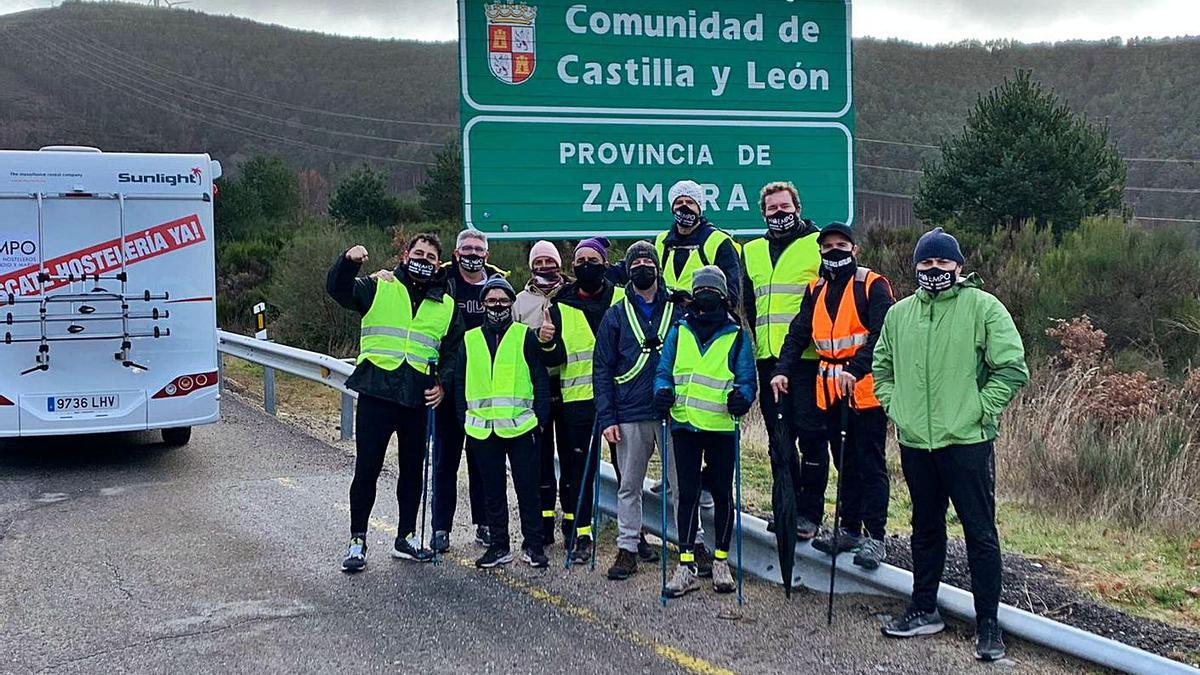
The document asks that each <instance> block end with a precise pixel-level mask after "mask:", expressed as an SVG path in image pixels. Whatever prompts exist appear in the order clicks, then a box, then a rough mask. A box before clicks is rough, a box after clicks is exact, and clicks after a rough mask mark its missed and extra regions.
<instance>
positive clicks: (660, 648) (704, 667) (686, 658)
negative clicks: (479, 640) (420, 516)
mask: <svg viewBox="0 0 1200 675" xmlns="http://www.w3.org/2000/svg"><path fill="white" fill-rule="evenodd" d="M334 506H335V507H336V508H337V509H338V510H339V511H341V512H343V513H349V512H350V506H349V505H347V504H341V503H339V504H335V505H334ZM368 522H369V523H370V524H371V527H373V528H375V529H377V530H381V531H383V532H386V533H388V534H390V535H392V536H393V537H394V536H397V535H396V532H397V529H396V526H395V525H389V524H388V523H386V522H384V521H383V520H380V519H379V518H376V517H375V516H371V519H370V520H369V521H368ZM445 559H446V560H452V561H454V562H455V563H456V564H458V565H459V566H461V567H465V568H467V569H470V570H472V571H475V569H476V568H475V561H474V560H471V559H469V558H461V557H449V556H447V557H446V558H445ZM490 572H491V576H493V577H495V578H496V579H499V580H500V583H502V584H504V585H505V586H508V587H509V588H511V589H513V590H515V591H519V592H521V593H524V594H525V595H527V596H529V597H530V598H533V599H534V600H536V601H537V602H540V603H542V604H544V605H548V606H550V607H552V608H554V609H556V610H558V611H560V612H562V613H563V614H566V615H568V616H571V617H574V618H576V619H579V620H580V621H583V622H585V623H588V624H590V625H592V626H594V627H596V628H598V629H600V630H602V631H604V632H606V633H608V634H609V635H612V636H613V637H616V638H619V639H621V640H624V641H626V642H629V643H630V644H633V645H634V646H637V647H641V648H643V649H649V650H650V651H652V652H654V653H655V654H657V655H658V656H659V657H660V658H662V659H665V660H666V661H669V662H671V663H673V664H675V665H677V666H679V667H680V668H682V669H684V670H686V671H688V672H689V673H696V675H733V671H732V670H729V669H727V668H722V667H720V666H718V665H716V664H714V663H712V662H710V661H706V660H705V659H702V658H700V657H699V656H693V655H691V654H689V653H687V652H685V651H683V650H682V649H677V648H675V647H672V646H671V645H668V644H663V643H662V642H659V641H658V640H656V639H654V638H652V637H647V636H645V635H642V634H641V633H638V632H637V631H633V630H629V629H627V628H621V627H620V626H614V625H612V624H611V623H609V622H607V621H605V620H604V619H603V618H602V617H600V616H599V615H597V614H596V613H595V612H593V611H592V610H590V609H588V608H587V607H580V606H579V605H576V604H574V603H572V602H571V601H570V600H569V599H567V598H565V597H563V596H561V595H555V594H554V593H551V592H550V591H547V590H546V589H544V588H540V587H538V586H534V585H532V584H529V583H527V582H525V581H522V580H521V579H518V578H516V577H514V576H513V575H512V574H510V573H509V572H506V571H504V570H501V569H495V570H490Z"/></svg>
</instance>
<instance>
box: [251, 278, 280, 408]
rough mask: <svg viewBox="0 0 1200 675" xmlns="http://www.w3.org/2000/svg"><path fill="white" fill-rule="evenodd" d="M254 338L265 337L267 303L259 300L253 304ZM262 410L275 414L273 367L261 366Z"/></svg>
mask: <svg viewBox="0 0 1200 675" xmlns="http://www.w3.org/2000/svg"><path fill="white" fill-rule="evenodd" d="M254 327H255V328H256V329H257V330H255V331H254V339H255V340H266V339H267V304H266V303H265V302H260V303H258V304H257V305H255V306H254ZM263 410H265V411H267V413H268V414H270V415H274V414H275V369H274V368H268V367H267V366H263Z"/></svg>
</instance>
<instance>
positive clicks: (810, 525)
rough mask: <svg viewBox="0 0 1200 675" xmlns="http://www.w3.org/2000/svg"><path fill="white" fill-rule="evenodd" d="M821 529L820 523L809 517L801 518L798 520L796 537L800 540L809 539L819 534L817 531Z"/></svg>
mask: <svg viewBox="0 0 1200 675" xmlns="http://www.w3.org/2000/svg"><path fill="white" fill-rule="evenodd" d="M820 529H821V526H820V525H817V524H816V523H814V522H813V521H811V520H809V519H808V518H800V519H799V520H797V521H796V538H797V539H799V540H800V541H808V540H809V539H812V538H813V537H815V536H817V532H818V531H819V530H820Z"/></svg>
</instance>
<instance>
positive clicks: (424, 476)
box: [417, 357, 445, 564]
mask: <svg viewBox="0 0 1200 675" xmlns="http://www.w3.org/2000/svg"><path fill="white" fill-rule="evenodd" d="M429 373H430V374H431V375H433V377H434V382H435V383H436V382H437V357H434V358H433V360H431V361H430V362H429ZM444 394H445V392H443V395H444ZM436 422H437V412H436V406H426V413H425V459H424V461H423V463H422V467H421V536H420V547H419V548H418V549H417V552H418V554H419V553H420V552H422V551H424V550H425V525H426V522H427V521H426V515H427V513H428V509H427V508H426V504H427V503H428V502H429V492H430V490H429V462H430V460H431V458H432V457H433V446H434V442H435V434H436V431H437V426H436ZM433 562H434V564H437V563H438V554H437V552H434V554H433Z"/></svg>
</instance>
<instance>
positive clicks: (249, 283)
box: [217, 239, 279, 331]
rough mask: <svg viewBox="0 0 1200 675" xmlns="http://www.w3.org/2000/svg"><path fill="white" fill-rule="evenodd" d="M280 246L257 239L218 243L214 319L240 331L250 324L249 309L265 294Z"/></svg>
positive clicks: (251, 320)
mask: <svg viewBox="0 0 1200 675" xmlns="http://www.w3.org/2000/svg"><path fill="white" fill-rule="evenodd" d="M278 253H279V246H278V245H276V244H274V243H272V242H267V241H262V240H260V239H250V240H247V241H231V242H220V243H218V244H217V323H218V324H219V325H220V326H221V327H222V328H225V329H226V330H233V331H240V330H244V329H249V327H250V326H252V325H253V323H254V322H253V316H252V313H251V310H252V309H253V307H254V305H255V304H257V303H259V302H262V301H263V300H264V299H265V298H266V294H265V292H264V289H265V286H266V283H267V280H268V279H270V276H271V263H272V261H274V260H275V257H276V255H277V254H278Z"/></svg>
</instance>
